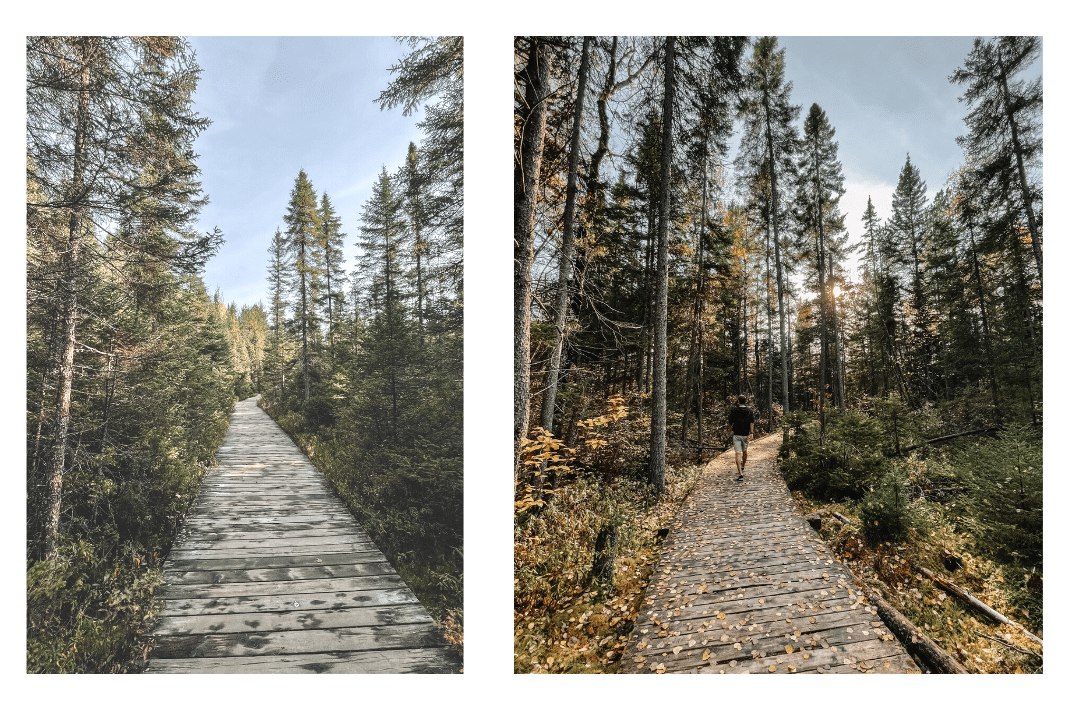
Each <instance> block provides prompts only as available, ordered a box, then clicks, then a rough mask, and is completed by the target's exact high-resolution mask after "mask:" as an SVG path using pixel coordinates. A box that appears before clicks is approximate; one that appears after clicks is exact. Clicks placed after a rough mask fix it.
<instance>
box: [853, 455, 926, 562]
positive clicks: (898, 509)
mask: <svg viewBox="0 0 1068 713" xmlns="http://www.w3.org/2000/svg"><path fill="white" fill-rule="evenodd" d="M911 489H912V484H911V482H910V481H909V480H908V478H907V477H906V476H904V475H903V474H901V473H899V472H897V469H894V470H893V471H891V472H890V473H889V474H887V475H886V476H885V477H883V478H882V479H881V480H880V481H879V483H878V484H877V485H876V486H874V488H873V489H872V490H871V491H870V492H869V493H868V494H867V495H865V496H864V499H863V500H862V501H861V502H860V507H859V508H858V510H857V512H858V514H859V516H860V528H861V530H862V531H863V532H864V538H865V539H866V540H867V541H868V544H870V545H875V544H877V543H880V542H888V543H898V542H901V541H903V540H904V539H905V535H906V534H907V533H908V529H909V527H911V526H912V525H913V517H912V508H911V506H910V504H909V491H910V490H911Z"/></svg>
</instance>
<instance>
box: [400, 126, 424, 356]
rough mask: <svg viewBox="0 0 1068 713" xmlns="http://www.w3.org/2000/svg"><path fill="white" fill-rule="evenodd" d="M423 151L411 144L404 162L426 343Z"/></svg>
mask: <svg viewBox="0 0 1068 713" xmlns="http://www.w3.org/2000/svg"><path fill="white" fill-rule="evenodd" d="M419 165H420V161H419V154H418V152H417V151H416V148H415V142H414V141H413V142H410V143H409V144H408V158H407V160H406V162H405V164H404V180H405V184H406V186H405V196H404V212H405V214H406V215H407V216H408V220H407V224H408V228H409V230H410V231H411V245H412V258H413V259H414V262H415V267H414V269H415V276H414V277H415V279H414V282H415V285H414V287H415V290H414V293H415V317H416V319H417V320H418V321H419V342H420V344H423V343H424V324H423V317H424V308H425V307H426V304H425V303H426V298H427V292H428V290H427V268H428V267H429V264H428V258H429V257H430V256H429V243H428V241H427V238H426V227H425V226H426V223H427V214H426V200H425V190H424V182H425V177H424V176H423V174H422V171H421V170H420V168H419Z"/></svg>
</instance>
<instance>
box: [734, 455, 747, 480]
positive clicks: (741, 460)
mask: <svg viewBox="0 0 1068 713" xmlns="http://www.w3.org/2000/svg"><path fill="white" fill-rule="evenodd" d="M734 465H736V466H738V475H741V474H742V468H744V467H745V452H744V451H743V452H742V453H739V452H738V451H735V452H734Z"/></svg>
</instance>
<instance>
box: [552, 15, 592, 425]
mask: <svg viewBox="0 0 1068 713" xmlns="http://www.w3.org/2000/svg"><path fill="white" fill-rule="evenodd" d="M591 39H592V38H591V37H590V36H588V35H587V36H586V37H583V39H582V60H581V62H580V64H579V75H578V96H577V97H576V99H575V118H574V120H573V121H572V124H571V155H570V156H569V157H568V164H567V198H566V200H565V202H564V235H563V238H562V240H561V245H560V276H559V278H558V280H557V286H556V343H555V344H553V353H552V355H551V356H550V358H549V374H548V376H547V377H546V380H545V398H544V399H543V400H542V405H541V427H542V428H544V429H545V430H546V431H552V430H553V413H554V411H555V410H556V390H557V380H558V379H559V377H560V355H561V353H562V352H563V349H564V330H565V329H566V327H567V311H568V310H567V307H568V303H569V301H570V290H569V289H568V282H569V281H570V280H571V253H572V251H573V250H574V247H575V202H576V199H575V194H576V193H578V185H577V184H578V157H579V151H580V150H581V148H582V104H583V99H584V98H585V95H586V75H587V73H588V72H589V66H590V40H591Z"/></svg>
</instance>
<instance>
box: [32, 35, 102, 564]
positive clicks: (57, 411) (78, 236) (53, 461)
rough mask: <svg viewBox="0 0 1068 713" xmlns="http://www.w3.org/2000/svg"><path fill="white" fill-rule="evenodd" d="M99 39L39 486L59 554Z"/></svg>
mask: <svg viewBox="0 0 1068 713" xmlns="http://www.w3.org/2000/svg"><path fill="white" fill-rule="evenodd" d="M93 42H94V40H93V39H92V38H89V37H83V38H81V39H80V40H78V44H79V46H80V50H81V57H80V59H81V61H82V71H81V77H80V84H81V91H80V92H79V93H78V113H77V119H76V120H75V121H76V123H75V133H74V171H73V175H72V177H71V184H70V191H69V195H70V196H71V203H72V208H71V213H70V223H69V227H68V233H67V245H66V247H65V249H64V251H63V261H62V267H61V275H60V278H59V280H58V284H57V288H58V292H59V314H58V319H57V321H58V323H59V327H60V329H59V340H60V341H59V344H58V349H57V350H56V352H55V356H56V358H57V360H58V363H57V364H56V365H55V368H54V373H55V374H56V375H57V379H56V382H57V383H56V401H55V408H54V411H53V416H52V438H51V444H50V445H51V448H50V451H49V452H48V453H47V454H46V461H45V467H44V469H43V470H44V472H43V481H44V482H39V483H38V487H41V488H42V489H43V488H47V491H46V492H45V493H44V498H40V497H38V498H37V499H38V502H41V501H42V500H43V502H42V503H41V504H42V505H43V507H42V508H40V510H41V511H42V512H41V516H43V517H41V516H39V517H40V520H39V522H40V525H41V533H40V550H39V552H40V556H41V558H42V559H53V558H55V556H56V535H57V534H58V532H59V513H60V506H61V504H62V501H63V471H64V466H65V464H66V454H67V435H68V432H69V430H70V397H71V387H72V386H73V383H74V346H75V343H76V340H77V324H78V287H79V285H78V273H79V271H80V270H81V257H82V255H81V253H82V238H83V237H84V235H83V234H84V231H85V229H86V218H87V217H88V216H86V215H84V214H83V211H84V200H85V197H84V195H83V191H84V183H85V163H86V155H87V148H86V143H87V141H86V133H87V131H88V129H89V91H90V83H91V81H90V80H91V75H90V61H91V54H92V49H93V48H92V44H93Z"/></svg>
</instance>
